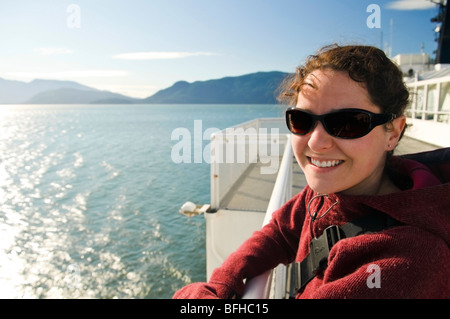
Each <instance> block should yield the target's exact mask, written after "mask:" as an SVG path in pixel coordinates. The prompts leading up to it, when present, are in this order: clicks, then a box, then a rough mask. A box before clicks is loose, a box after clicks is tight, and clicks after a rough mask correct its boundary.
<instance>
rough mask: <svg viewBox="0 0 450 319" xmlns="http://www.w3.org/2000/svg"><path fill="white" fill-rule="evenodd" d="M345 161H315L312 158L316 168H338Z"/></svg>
mask: <svg viewBox="0 0 450 319" xmlns="http://www.w3.org/2000/svg"><path fill="white" fill-rule="evenodd" d="M342 162H343V161H335V160H334V161H323V162H321V161H318V160H315V159H313V158H311V163H313V164H314V165H315V166H317V167H332V166H337V165H339V164H341V163H342Z"/></svg>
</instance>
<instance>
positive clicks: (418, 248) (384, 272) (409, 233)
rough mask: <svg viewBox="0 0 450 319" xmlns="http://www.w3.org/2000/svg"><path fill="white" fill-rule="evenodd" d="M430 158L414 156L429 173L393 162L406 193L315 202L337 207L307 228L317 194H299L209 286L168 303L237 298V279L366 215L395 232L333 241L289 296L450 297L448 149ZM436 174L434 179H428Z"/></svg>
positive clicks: (298, 254) (300, 255) (240, 283)
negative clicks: (321, 264)
mask: <svg viewBox="0 0 450 319" xmlns="http://www.w3.org/2000/svg"><path fill="white" fill-rule="evenodd" d="M429 154H431V153H422V154H419V155H418V156H416V157H417V159H419V160H421V159H422V160H423V161H424V162H426V163H425V164H426V165H428V166H429V167H427V166H426V165H424V164H421V163H420V162H418V161H415V160H411V159H407V158H399V157H395V158H393V163H394V166H395V167H396V171H397V172H399V173H401V174H403V175H406V176H409V180H410V181H411V182H412V184H411V185H409V187H408V189H406V190H403V191H400V192H396V193H392V194H388V195H381V196H346V195H343V194H339V193H338V194H330V195H329V196H328V198H325V197H321V198H320V199H317V200H314V201H312V203H311V207H310V209H311V211H316V210H317V211H319V213H318V215H319V216H320V215H321V213H322V212H325V211H326V210H327V208H329V207H330V206H331V205H332V204H333V203H335V202H336V201H337V202H338V204H337V205H335V206H334V207H333V208H332V209H331V210H330V211H329V212H328V213H327V214H326V215H325V216H323V217H322V218H321V219H318V220H315V221H314V222H311V218H310V216H309V214H308V213H307V206H308V203H309V201H310V200H311V198H312V197H314V196H315V195H317V194H316V193H315V192H314V191H313V190H312V189H311V188H309V187H308V186H307V187H305V189H304V190H303V191H302V192H301V193H299V194H298V195H296V196H294V197H293V198H292V199H291V200H290V201H288V202H287V203H286V204H285V205H283V207H281V208H280V209H279V210H277V211H276V212H274V213H273V217H272V220H271V222H270V223H269V224H267V225H266V226H265V227H263V228H262V229H261V230H260V231H256V232H255V233H254V234H253V235H252V236H251V237H250V238H249V239H248V240H247V241H245V242H244V243H243V244H242V246H241V247H240V248H238V250H237V251H235V252H234V253H232V254H231V255H230V256H229V257H228V258H227V259H226V260H225V261H224V263H223V264H222V265H221V266H220V267H218V268H217V269H215V270H214V272H213V274H212V276H211V278H210V280H209V282H208V283H194V284H190V285H188V286H186V287H184V288H182V289H180V290H179V291H177V292H176V293H175V295H174V298H228V297H230V296H231V295H233V294H237V295H238V296H239V295H242V293H243V291H244V288H245V286H244V279H246V278H251V277H254V276H256V275H259V274H261V273H263V272H265V271H267V270H269V269H271V268H274V267H276V266H277V265H278V264H280V263H283V264H288V263H291V262H292V261H294V260H295V261H302V260H303V259H304V258H305V257H306V256H307V255H308V253H309V243H310V241H311V239H312V238H313V237H314V236H315V237H317V236H320V235H321V234H322V232H323V230H324V229H325V228H327V227H328V226H330V225H342V224H345V223H346V222H348V221H351V220H354V219H356V218H359V217H362V216H365V215H367V214H370V213H373V212H384V213H386V214H388V215H390V216H392V217H393V218H394V219H396V220H398V221H399V222H401V223H402V225H401V226H396V227H393V228H388V229H385V230H383V231H381V232H377V233H371V234H363V235H359V236H356V237H351V238H346V239H342V240H340V241H339V242H337V243H336V244H335V245H334V246H333V247H332V249H331V251H330V254H329V257H328V267H327V268H326V269H325V271H324V272H323V273H321V274H319V275H317V276H316V277H315V278H314V279H313V280H311V281H310V282H309V283H308V284H307V285H306V287H305V288H304V289H303V290H302V291H300V293H298V294H297V296H296V297H297V298H450V249H449V247H450V183H449V175H450V156H449V155H450V149H444V150H439V151H437V152H433V153H432V154H433V156H431V157H432V158H436V156H437V157H441V159H444V161H441V160H440V161H439V162H438V163H436V161H434V162H433V161H432V160H429V158H430V156H429ZM442 154H444V155H442ZM413 157H414V156H413ZM430 169H431V170H430ZM437 171H438V172H439V178H438V177H437V176H436V175H435V174H433V172H437ZM396 179H397V180H398V179H399V178H398V177H396ZM403 179H404V178H403ZM311 223H312V225H311ZM311 230H312V234H311ZM373 265H376V266H378V267H377V269H379V275H380V280H379V283H380V287H379V288H376V287H372V288H370V287H369V286H370V285H368V284H367V283H368V280H370V279H369V276H371V275H372V274H373V271H372V268H371V267H373Z"/></svg>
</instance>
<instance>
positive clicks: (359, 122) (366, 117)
mask: <svg viewBox="0 0 450 319" xmlns="http://www.w3.org/2000/svg"><path fill="white" fill-rule="evenodd" d="M393 119H395V114H376V113H372V112H369V111H366V110H360V109H342V110H339V111H334V112H330V113H326V114H322V115H315V114H312V113H309V112H306V111H303V110H301V109H298V108H295V107H293V108H290V109H288V110H287V111H286V124H287V127H288V129H289V131H291V132H292V133H293V134H296V135H306V134H308V133H309V132H311V131H312V130H313V129H314V127H315V126H316V122H317V121H320V123H322V125H323V127H324V128H325V130H326V131H327V133H328V134H330V135H331V136H333V137H338V138H345V139H352V138H360V137H363V136H364V135H366V134H368V133H369V132H370V131H372V130H373V128H374V127H376V126H378V125H382V124H385V123H387V122H389V121H392V120H393Z"/></svg>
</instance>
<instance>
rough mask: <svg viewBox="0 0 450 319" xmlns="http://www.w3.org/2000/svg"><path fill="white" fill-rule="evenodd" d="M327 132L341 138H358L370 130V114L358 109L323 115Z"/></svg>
mask: <svg viewBox="0 0 450 319" xmlns="http://www.w3.org/2000/svg"><path fill="white" fill-rule="evenodd" d="M324 122H325V125H326V127H327V130H328V132H329V133H330V134H331V135H333V136H336V137H341V138H358V137H362V136H364V135H366V134H367V133H368V132H369V131H370V115H369V114H367V113H364V112H358V111H343V112H336V113H331V114H328V115H327V116H325V119H324Z"/></svg>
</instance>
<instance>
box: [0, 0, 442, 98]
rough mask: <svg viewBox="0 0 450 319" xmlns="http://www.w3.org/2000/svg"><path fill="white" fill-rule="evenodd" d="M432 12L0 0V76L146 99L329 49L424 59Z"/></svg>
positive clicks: (266, 3) (402, 1)
mask: <svg viewBox="0 0 450 319" xmlns="http://www.w3.org/2000/svg"><path fill="white" fill-rule="evenodd" d="M370 4H376V5H378V6H379V7H380V22H381V26H380V28H369V27H368V25H367V18H368V17H369V16H370V15H371V14H373V12H367V7H368V6H369V5H370ZM413 9H414V10H413ZM436 13H437V6H436V5H434V4H433V3H431V2H430V1H428V0H391V1H376V0H367V1H366V0H339V1H337V0H69V1H66V0H58V1H55V0H2V1H1V6H0V77H1V78H5V79H9V80H19V81H25V82H29V81H31V80H33V79H36V78H42V79H58V80H72V81H76V82H79V83H82V84H85V85H89V86H92V87H95V88H99V89H104V90H109V91H113V92H117V93H122V94H125V95H129V96H134V97H147V96H150V95H152V94H154V93H155V92H156V91H158V90H160V89H163V88H166V87H169V86H171V85H172V84H173V83H175V82H176V81H179V80H185V81H189V82H193V81H198V80H208V79H217V78H221V77H224V76H236V75H242V74H247V73H253V72H258V71H274V70H277V71H284V72H293V71H294V70H295V67H297V66H298V65H299V64H300V63H301V62H302V61H304V59H305V57H306V56H307V55H309V54H312V53H314V52H315V51H316V50H317V49H318V48H319V47H321V46H323V45H326V44H329V43H334V42H337V43H341V44H347V43H359V44H369V45H375V46H378V47H382V48H383V49H384V48H385V47H386V46H387V45H388V46H389V45H391V46H392V56H395V55H396V54H398V53H419V52H420V50H421V45H422V43H423V44H424V48H425V52H426V53H429V54H431V55H432V52H433V50H435V49H436V42H435V41H434V31H433V30H434V28H435V25H434V24H433V23H431V22H430V19H431V18H432V17H434V16H435V15H436ZM373 21H374V20H373ZM391 21H392V22H393V23H392V27H391ZM391 31H392V32H391ZM391 40H392V42H391Z"/></svg>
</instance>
